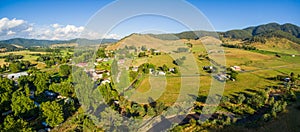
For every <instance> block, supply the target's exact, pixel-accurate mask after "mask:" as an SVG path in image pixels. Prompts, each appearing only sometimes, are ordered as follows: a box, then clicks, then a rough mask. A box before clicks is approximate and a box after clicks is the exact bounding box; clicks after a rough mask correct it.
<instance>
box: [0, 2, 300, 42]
mask: <svg viewBox="0 0 300 132" xmlns="http://www.w3.org/2000/svg"><path fill="white" fill-rule="evenodd" d="M123 1H124V0H123ZM173 1H174V0H165V3H166V5H167V2H172V3H176V2H173ZM133 2H134V0H127V1H126V2H125V4H122V5H121V6H120V8H113V9H114V11H111V12H108V14H109V15H110V16H111V17H119V16H118V15H119V14H120V12H122V11H123V10H124V11H125V10H126V11H127V12H130V11H131V10H138V9H137V6H138V7H141V8H140V9H143V8H149V9H150V8H153V9H157V8H161V9H162V11H165V12H168V11H170V10H171V11H173V12H177V14H180V12H184V11H186V10H187V9H184V8H181V5H179V4H178V5H177V6H178V8H176V7H177V6H176V4H175V5H174V4H173V6H172V7H168V6H161V7H157V6H153V7H151V4H146V3H145V4H144V5H142V4H136V5H135V4H132V3H133ZM187 2H188V3H190V4H191V5H192V6H194V7H195V8H196V9H197V10H200V12H202V14H203V15H204V17H205V18H206V20H203V21H205V22H208V23H210V24H211V26H212V28H213V29H214V30H216V31H227V30H231V29H242V28H246V27H248V26H256V25H260V24H267V23H270V22H276V23H279V24H284V23H292V24H295V25H298V26H299V25H300V17H299V14H298V13H299V12H300V0H187ZM111 3H115V2H114V1H111V0H0V39H10V38H15V37H21V38H34V39H51V40H58V39H72V38H77V37H86V38H90V39H97V38H116V39H120V38H122V37H124V36H126V35H129V34H131V33H133V32H138V33H148V32H150V33H167V32H174V33H176V32H182V31H186V30H188V29H189V28H187V27H185V26H184V23H183V24H182V23H180V22H179V21H176V20H172V19H170V18H167V17H161V16H153V15H144V16H140V17H132V18H130V19H126V20H124V21H122V22H120V23H118V24H117V26H116V27H114V28H113V29H111V31H110V32H109V33H106V34H104V33H103V32H97V31H87V34H85V35H82V32H84V31H86V29H87V28H86V27H88V26H87V25H89V24H90V23H92V22H93V21H96V20H97V21H96V22H99V23H103V25H105V24H108V25H109V24H111V23H110V22H111V21H108V20H110V19H107V18H101V19H95V17H97V12H98V13H99V12H100V13H101V9H107V8H109V7H110V5H111ZM123 3H124V2H123ZM161 5H164V4H163V2H162V4H161ZM170 5H171V4H170ZM99 10H100V11H99ZM117 10H118V11H117ZM124 11H123V12H124ZM98 16H101V15H98ZM182 16H183V15H182ZM184 16H189V17H193V16H197V15H194V12H192V11H191V12H190V13H188V12H187V13H186V14H185V15H184ZM195 20H197V19H195ZM104 22H106V23H104ZM205 22H204V23H205ZM199 23H201V22H199ZM193 29H194V28H193ZM99 30H100V29H99ZM194 30H202V29H194Z"/></svg>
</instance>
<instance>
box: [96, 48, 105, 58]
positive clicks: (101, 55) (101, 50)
mask: <svg viewBox="0 0 300 132" xmlns="http://www.w3.org/2000/svg"><path fill="white" fill-rule="evenodd" d="M97 56H98V57H101V58H105V57H106V54H105V49H104V48H99V49H98V51H97Z"/></svg>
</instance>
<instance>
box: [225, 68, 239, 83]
mask: <svg viewBox="0 0 300 132" xmlns="http://www.w3.org/2000/svg"><path fill="white" fill-rule="evenodd" d="M226 74H227V75H229V76H230V79H231V80H237V76H238V74H239V73H238V72H237V71H235V70H233V69H231V68H227V73H226Z"/></svg>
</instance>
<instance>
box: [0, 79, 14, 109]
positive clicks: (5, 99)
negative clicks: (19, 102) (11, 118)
mask: <svg viewBox="0 0 300 132" xmlns="http://www.w3.org/2000/svg"><path fill="white" fill-rule="evenodd" d="M13 88H14V82H13V81H12V80H9V79H7V78H2V77H0V112H1V113H2V112H6V111H8V110H10V104H11V97H12V92H13V90H14V89H13Z"/></svg>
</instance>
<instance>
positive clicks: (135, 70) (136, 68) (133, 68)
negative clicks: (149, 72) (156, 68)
mask: <svg viewBox="0 0 300 132" xmlns="http://www.w3.org/2000/svg"><path fill="white" fill-rule="evenodd" d="M131 70H132V71H134V72H137V71H138V70H139V67H137V66H135V67H132V69H131Z"/></svg>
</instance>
